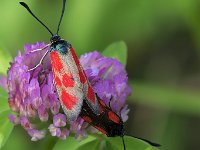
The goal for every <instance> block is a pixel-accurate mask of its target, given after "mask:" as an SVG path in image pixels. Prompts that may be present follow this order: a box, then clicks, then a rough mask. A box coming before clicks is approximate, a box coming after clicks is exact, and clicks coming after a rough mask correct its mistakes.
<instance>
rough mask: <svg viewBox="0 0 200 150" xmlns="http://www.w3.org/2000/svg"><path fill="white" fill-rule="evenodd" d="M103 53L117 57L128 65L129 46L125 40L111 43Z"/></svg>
mask: <svg viewBox="0 0 200 150" xmlns="http://www.w3.org/2000/svg"><path fill="white" fill-rule="evenodd" d="M102 54H103V55H104V56H106V57H112V58H115V59H117V60H119V61H120V62H121V63H122V64H124V65H125V66H126V60H127V46H126V43H125V42H123V41H120V42H115V43H113V44H111V45H109V46H108V47H107V48H106V49H105V50H104V51H103V53H102Z"/></svg>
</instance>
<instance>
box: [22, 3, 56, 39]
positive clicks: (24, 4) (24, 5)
mask: <svg viewBox="0 0 200 150" xmlns="http://www.w3.org/2000/svg"><path fill="white" fill-rule="evenodd" d="M19 3H20V4H21V5H22V6H23V7H24V8H26V10H27V11H28V12H29V13H30V14H31V15H32V16H33V17H34V18H35V19H36V20H37V21H39V22H40V23H41V24H42V25H43V26H44V27H45V28H46V29H47V30H48V31H49V33H50V34H51V35H52V36H53V33H52V32H51V30H50V29H49V28H48V27H47V26H46V25H45V24H44V23H43V22H42V21H41V20H40V19H38V18H37V17H36V16H35V15H34V14H33V12H32V11H31V10H30V8H29V7H28V5H27V4H26V3H24V2H19Z"/></svg>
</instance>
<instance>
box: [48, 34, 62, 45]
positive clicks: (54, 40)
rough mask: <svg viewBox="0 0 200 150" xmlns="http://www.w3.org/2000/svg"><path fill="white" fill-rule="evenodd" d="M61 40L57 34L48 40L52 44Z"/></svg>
mask: <svg viewBox="0 0 200 150" xmlns="http://www.w3.org/2000/svg"><path fill="white" fill-rule="evenodd" d="M60 40H61V37H60V36H59V35H57V34H55V35H53V36H52V37H51V39H50V41H51V43H54V42H57V41H60Z"/></svg>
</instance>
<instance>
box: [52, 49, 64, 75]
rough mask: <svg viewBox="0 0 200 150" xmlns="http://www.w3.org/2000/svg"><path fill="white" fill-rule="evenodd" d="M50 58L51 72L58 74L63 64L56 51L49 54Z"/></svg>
mask: <svg viewBox="0 0 200 150" xmlns="http://www.w3.org/2000/svg"><path fill="white" fill-rule="evenodd" d="M50 57H51V64H52V68H53V70H55V71H58V72H60V71H61V69H62V68H63V64H62V62H61V59H60V57H59V55H58V53H57V52H56V51H53V52H51V54H50Z"/></svg>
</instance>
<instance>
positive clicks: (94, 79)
mask: <svg viewBox="0 0 200 150" xmlns="http://www.w3.org/2000/svg"><path fill="white" fill-rule="evenodd" d="M44 46H45V43H36V44H34V45H25V46H24V54H21V52H20V51H19V52H18V55H17V56H16V57H15V58H14V60H13V62H12V63H11V66H10V68H9V70H8V74H7V78H6V77H2V78H1V80H0V86H2V87H3V88H4V89H5V90H6V91H8V93H9V97H8V103H9V106H10V108H11V110H12V111H14V112H16V114H17V115H13V114H11V115H9V119H10V121H11V122H12V123H14V124H20V125H21V126H22V127H23V128H24V129H25V130H26V131H27V133H28V134H29V135H30V136H31V140H32V141H37V140H40V139H42V138H43V137H44V136H45V133H46V132H47V131H49V132H50V133H51V135H52V136H56V137H59V138H61V139H65V138H67V137H68V136H69V134H70V132H74V133H75V137H76V138H77V139H80V138H83V137H87V132H86V127H87V126H88V124H87V123H85V122H84V120H83V119H82V118H80V117H78V119H77V120H76V121H75V122H73V123H72V124H69V123H68V122H67V119H66V115H65V114H64V112H63V110H62V109H61V106H60V101H59V98H58V94H57V92H56V88H55V86H54V84H53V74H52V68H51V63H50V58H49V56H47V57H45V59H44V61H43V64H42V65H40V66H39V67H37V68H36V69H34V70H33V71H28V69H31V68H33V67H34V66H36V65H37V64H38V62H39V61H40V59H41V57H42V56H43V55H44V53H45V50H44V51H39V52H35V53H30V51H32V50H35V49H39V48H43V47H44ZM80 62H81V64H82V66H83V68H84V70H85V72H86V75H87V77H88V79H89V81H90V83H91V85H92V87H93V89H94V91H95V93H97V94H98V96H99V97H100V98H102V99H103V100H104V101H105V102H106V104H107V105H108V104H109V101H110V100H111V108H112V110H113V111H115V112H116V113H118V114H120V115H121V117H122V120H123V121H126V120H127V119H128V116H127V113H128V111H129V110H128V107H127V105H126V104H125V100H126V98H127V96H128V95H130V93H131V89H130V87H129V86H128V84H127V81H128V77H127V73H126V71H125V69H124V66H123V65H122V64H121V63H120V62H118V61H117V60H115V59H112V58H106V57H103V56H101V55H100V53H98V52H91V53H88V54H85V55H83V56H81V58H80ZM41 123H44V124H45V125H46V126H45V127H44V126H42V127H43V128H39V124H41Z"/></svg>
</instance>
